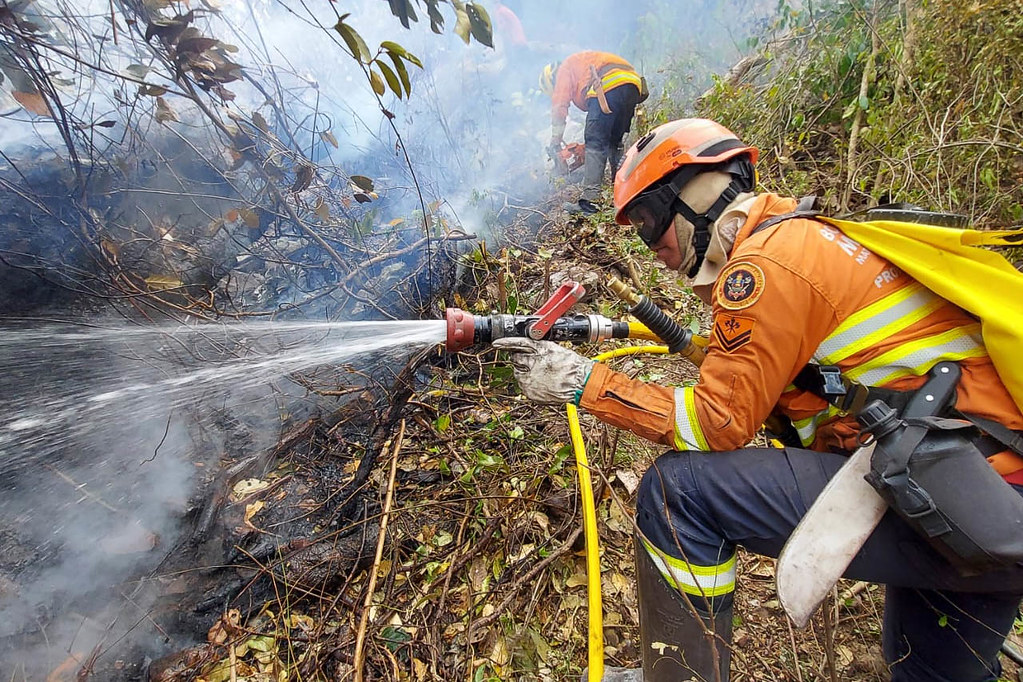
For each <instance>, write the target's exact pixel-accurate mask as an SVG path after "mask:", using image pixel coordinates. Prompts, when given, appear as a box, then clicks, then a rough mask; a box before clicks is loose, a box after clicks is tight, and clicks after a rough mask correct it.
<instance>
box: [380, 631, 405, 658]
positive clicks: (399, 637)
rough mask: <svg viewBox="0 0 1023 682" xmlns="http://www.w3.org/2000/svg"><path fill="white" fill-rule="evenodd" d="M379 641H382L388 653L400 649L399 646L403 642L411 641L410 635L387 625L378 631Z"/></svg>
mask: <svg viewBox="0 0 1023 682" xmlns="http://www.w3.org/2000/svg"><path fill="white" fill-rule="evenodd" d="M380 639H382V640H384V646H386V647H387V648H388V649H389V650H390V651H392V652H394V651H397V650H398V649H400V648H401V645H402V644H404V643H405V642H408V641H411V639H412V635H410V634H409V633H407V632H405V631H404V630H402V629H401V628H396V627H394V626H393V625H388V626H387V627H385V628H384V629H383V630H381V631H380Z"/></svg>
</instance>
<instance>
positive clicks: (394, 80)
mask: <svg viewBox="0 0 1023 682" xmlns="http://www.w3.org/2000/svg"><path fill="white" fill-rule="evenodd" d="M373 63H374V64H376V65H377V67H378V68H379V69H380V73H382V74H384V80H386V81H387V87H389V88H390V89H391V92H393V93H394V94H395V95H397V96H398V99H401V97H402V95H404V94H405V93H404V91H403V90H402V89H401V88H402V86H401V82H400V81H399V80H398V76H397V75H396V74H395V73H394V71H393V70H392V69H391V67H389V66H388V65H387V64H385V63H384V62H383V61H381V60H379V59H376V60H374V61H373Z"/></svg>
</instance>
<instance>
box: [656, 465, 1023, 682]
mask: <svg viewBox="0 0 1023 682" xmlns="http://www.w3.org/2000/svg"><path fill="white" fill-rule="evenodd" d="M845 459H846V458H845V457H844V456H841V455H836V454H831V453H821V452H813V451H810V450H800V449H795V448H787V449H785V450H778V449H755V448H750V449H745V450H736V451H732V452H713V453H704V452H669V453H666V454H664V455H662V456H661V457H659V458H658V459H657V461H656V462H655V463H654V465H653V466H652V467H650V469H649V470H648V471H647V472H646V474H645V475H644V477H643V482H642V484H641V486H640V489H639V493H638V499H637V503H636V507H637V522H638V525H639V528H640V530H641V531H642V532H643V533H644V535H645V536H646V537H647V539H648V540H649V541H650V542H652V543H653V544H654V545H656V546H657V547H658V548H660V549H661V550H662V551H664V552H666V553H667V554H669V555H671V556H674V557H676V558H680V559H681V558H683V557H680V556H679V549H678V548H679V546H681V548H682V550H683V552H684V553H685V555H686V556H685V560H686V561H688V562H690V563H692V564H695V565H698V566H713V565H717V564H719V563H721V562H722V557H724V558H727V557H729V556H731V554H732V553H733V552H734V550H735V547H736V545H741V546H743V547H745V548H746V549H748V550H751V551H753V552H756V553H758V554H762V555H766V556H771V557H777V556H778V554H779V552H780V551H781V548H782V546H783V545H784V544H785V541H786V539H788V537H789V535H790V534H791V533H792V530H793V529H794V528H795V527H796V525H797V524H798V523H799V520H800V519H801V518H802V517H803V515H804V514H805V513H806V510H807V509H808V508H809V507H810V505H811V504H812V503H813V501H814V499H816V497H817V495H818V494H819V493H820V492H821V490H823V488H824V486H825V484H826V483H827V482H828V480H829V479H830V478H831V476H833V475H834V473H835V472H836V471H838V469H839V467H841V465H842V463H843V462H844V461H845ZM1017 490H1019V489H1018V488H1017ZM1021 492H1023V491H1021ZM963 494H969V491H963ZM991 522H992V523H998V520H997V519H992V520H991ZM845 577H847V578H852V579H856V580H864V581H868V582H875V583H882V584H884V585H885V586H886V600H885V613H884V625H883V629H884V635H883V645H884V653H885V658H886V659H887V661H888V662H889V665H890V667H891V672H892V680H893V682H924V681H926V682H988V681H991V680H997V679H998V676H999V673H1000V672H1001V666H1000V664H999V662H998V651H999V649H1000V648H1001V644H1002V641H1003V640H1004V639H1005V636H1006V634H1007V633H1008V632H1009V629H1010V628H1011V627H1012V623H1013V620H1014V618H1015V617H1016V614H1017V608H1018V606H1019V602H1020V599H1021V597H1023V568H1018V569H1006V570H998V571H992V572H987V573H982V574H979V575H974V576H970V577H963V576H962V575H960V574H959V572H958V571H957V570H956V569H955V568H953V567H952V566H951V565H950V564H949V563H948V562H947V561H946V560H945V559H944V558H943V557H942V556H941V555H939V554H938V553H937V552H936V551H935V550H934V549H932V548H931V547H930V546H929V545H928V544H927V543H926V541H924V540H923V539H922V538H921V537H920V536H919V535H918V534H917V533H916V532H915V531H914V530H913V529H912V528H910V527H909V526H908V525H906V524H905V523H904V522H903V521H902V520H901V519H900V518H899V517H898V516H896V515H895V514H894V513H893V512H891V511H889V513H888V514H886V515H885V517H884V518H883V519H882V521H881V523H880V525H879V526H878V527H877V529H876V530H875V531H874V533H873V534H872V535H871V536H870V538H868V539H867V542H866V544H865V545H864V546H863V548H862V549H861V550H860V552H859V554H857V555H856V557H855V558H854V559H853V561H852V563H851V564H850V566H849V569H848V570H847V571H846V574H845Z"/></svg>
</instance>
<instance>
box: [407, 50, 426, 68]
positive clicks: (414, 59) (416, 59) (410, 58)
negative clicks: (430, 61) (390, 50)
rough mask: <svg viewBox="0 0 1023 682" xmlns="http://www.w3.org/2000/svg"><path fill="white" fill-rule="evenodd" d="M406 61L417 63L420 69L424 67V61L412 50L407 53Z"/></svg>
mask: <svg viewBox="0 0 1023 682" xmlns="http://www.w3.org/2000/svg"><path fill="white" fill-rule="evenodd" d="M405 61H407V62H409V63H412V64H415V65H416V66H418V67H419V68H420V69H421V68H423V61H422V60H421V59H420V58H419V57H417V56H415V55H414V54H412V53H411V52H407V53H405Z"/></svg>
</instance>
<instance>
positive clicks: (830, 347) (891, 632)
mask: <svg viewBox="0 0 1023 682" xmlns="http://www.w3.org/2000/svg"><path fill="white" fill-rule="evenodd" d="M756 160H757V150H756V149H755V148H753V147H750V146H748V145H746V144H744V143H743V142H741V141H740V140H739V139H738V138H737V137H736V136H735V135H734V134H733V133H731V132H730V131H729V130H727V129H726V128H724V127H723V126H721V125H719V124H717V123H714V122H712V121H708V120H704V119H684V120H679V121H673V122H670V123H667V124H664V125H662V126H660V127H658V128H656V129H655V130H653V131H652V132H650V133H649V134H647V135H645V136H644V137H642V138H641V139H640V140H639V141H638V142H637V143H636V144H635V145H634V146H633V147H632V148H631V149H630V150H629V152H628V154H627V155H626V157H625V159H624V161H623V164H622V167H621V169H620V170H619V171H618V175H617V177H616V178H615V193H614V200H615V209H616V211H617V215H616V219H617V221H618V222H619V223H622V224H629V223H631V224H632V225H633V226H635V229H636V230H637V231H638V235H639V237H640V238H641V239H642V241H643V242H644V243H645V244H646V245H647V246H648V247H649V248H650V249H652V250H653V251H654V252H655V253H656V255H657V258H658V259H659V260H661V261H662V262H664V263H665V264H667V265H668V266H669V267H670V268H673V269H675V270H677V271H679V272H680V273H683V274H685V275H687V276H689V277H691V278H692V287H693V290H694V291H695V292H696V293H697V294H698V295H699V296H700V298H701V299H703V301H704V302H705V303H707V304H708V305H710V306H711V307H712V330H711V334H710V341H709V345H708V348H707V353H706V359H705V361H704V362H703V364H702V365H701V367H700V376H699V379H698V381H697V382H696V383H695V385H692V386H683V387H678V388H668V387H663V386H658V385H655V384H651V383H644V382H641V381H638V380H634V379H630V378H629V377H628V376H626V375H624V374H622V373H619V372H616V371H613V370H611V369H610V368H609V367H607V366H606V365H604V364H600V363H594V362H592V361H590V360H589V359H587V358H585V357H582V356H581V355H579V354H577V353H575V352H574V351H572V350H570V349H568V348H565V347H563V346H559V345H557V344H555V343H550V342H545V341H532V340H529V339H502V340H500V341H498V342H495V344H494V345H495V347H499V348H504V349H506V350H508V351H510V352H511V353H512V355H511V358H512V362H513V364H514V367H515V375H516V377H517V379H518V382H519V385H520V388H521V390H522V392H523V393H524V394H525V395H526V397H528V398H530V399H532V400H534V401H537V402H543V403H552V404H554V403H564V402H569V401H572V402H575V403H576V404H577V405H579V406H581V407H582V408H585V409H586V410H587V411H589V412H590V413H591V414H593V415H595V416H596V417H598V418H599V419H601V420H602V421H604V422H606V423H609V424H612V425H614V426H617V427H619V428H624V429H628V430H630V431H632V432H634V433H636V434H638V435H640V436H642V437H645V438H648V439H650V440H652V441H656V442H658V443H661V444H664V445H667V446H669V447H670V448H672V450H671V451H670V452H667V453H665V454H664V455H662V456H660V457H659V458H658V459H657V460H656V461H655V463H654V464H653V465H652V466H651V467H650V468H649V470H648V471H647V472H646V474H645V475H644V477H643V481H642V484H641V485H640V488H639V491H638V497H637V502H636V507H637V510H636V514H637V526H638V529H639V533H638V535H637V538H636V575H637V587H638V596H639V616H640V635H641V642H642V645H643V652H642V659H643V660H642V671H640V670H628V671H626V670H621V669H608V670H607V671H606V675H605V680H622V681H623V680H643V681H645V682H661V681H664V680H688V679H690V678H693V679H699V680H715V679H721V680H727V679H728V672H729V645H730V636H731V628H732V602H733V592H734V590H735V581H736V547H737V546H739V545H741V546H743V547H745V548H746V549H747V550H749V551H752V552H755V553H758V554H762V555H766V556H771V557H777V556H778V553H779V552H780V550H781V548H782V546H783V545H784V543H785V541H786V539H787V538H788V536H789V535H790V534H791V533H792V531H793V529H794V528H795V526H796V524H798V523H799V521H800V519H801V518H802V516H803V515H804V514H805V513H806V511H807V509H808V508H809V506H810V505H811V504H812V503H813V501H814V499H815V498H816V497H817V496H818V494H819V493H820V492H821V491H822V490H823V488H824V486H825V485H826V484H827V483H828V481H829V479H830V478H831V477H832V476H833V475H834V474H835V472H836V471H837V470H838V469H839V468H840V466H841V465H842V463H843V461H845V459H846V458H847V455H848V454H849V453H850V452H851V451H853V450H854V449H855V448H856V447H857V446H858V442H857V438H858V431H859V429H858V427H857V425H856V422H855V419H854V418H853V417H852V416H851V415H846V414H844V413H842V412H840V411H838V410H836V408H835V407H833V406H832V405H831V404H829V402H827V401H826V400H825V398H824V397H822V395H821V393H820V391H818V390H815V389H812V388H806V387H805V386H806V385H807V384H805V383H803V382H801V385H804V388H796V387H795V385H794V382H795V381H797V377H798V376H799V375H800V374H801V372H803V371H804V370H805V369H807V368H811V367H817V368H818V369H820V367H821V366H822V365H825V364H826V365H831V366H835V367H838V368H840V370H841V372H842V375H843V376H844V377H847V378H851V379H853V380H855V383H853V384H851V385H854V386H861V387H867V388H865V390H868V391H873V392H875V393H877V392H878V391H883V389H892V390H891V391H889V392H888V393H887V394H886V395H888V396H889V397H890V398H891V399H892V400H895V399H897V398H898V397H899V396H911V395H913V390H914V389H916V388H917V387H919V386H920V385H921V384H922V383H923V382H924V381H925V380H926V376H925V375H927V373H928V372H929V370H931V368H932V367H934V365H935V364H937V363H938V362H939V361H953V362H955V363H957V364H958V367H959V368H960V369H961V378H960V379H959V383H958V385H957V387H956V390H955V393H956V402H955V405H954V408H955V410H957V412H955V413H954V416H957V417H960V418H963V417H964V416H965V417H967V418H969V419H970V420H974V419H976V420H987V422H985V423H987V424H989V425H991V426H990V430H989V431H988V432H985V431H982V430H980V429H978V428H977V427H975V426H973V425H972V424H971V423H970V422H968V421H960V422H952V421H951V420H948V419H946V420H944V421H943V422H942V423H943V424H945V425H946V427H948V428H950V429H951V430H947V431H939V430H934V431H930V430H928V431H927V432H926V435H925V436H924V438H923V441H922V442H921V443H920V445H919V446H918V447H917V448H915V449H914V450H913V456H914V457H916V456H917V453H923V455H925V456H928V457H930V458H931V459H932V460H934V461H938V460H941V458H943V457H955V458H959V459H956V460H955V461H957V462H958V461H962V462H964V463H965V464H963V466H964V467H966V469H964V472H965V473H963V474H962V475H958V474H957V475H955V476H951V477H948V476H946V477H944V478H943V479H942V480H939V481H937V482H936V483H933V484H931V483H929V484H928V485H929V486H931V489H929V490H925V491H924V492H925V493H929V494H930V495H931V496H932V497H933V500H934V503H935V506H936V507H937V510H938V511H942V507H943V505H945V506H946V509H945V510H944V511H942V513H945V511H948V509H947V507H948V506H950V505H949V502H948V501H949V499H951V498H958V500H960V501H962V500H964V499H965V500H968V501H969V502H968V504H966V505H965V506H966V507H968V508H969V511H967V512H966V516H967V517H968V518H963V519H953V520H954V521H955V523H954V524H953V525H954V526H956V525H958V524H959V523H960V521H961V523H962V525H964V526H965V527H967V528H970V527H973V528H976V527H978V525H979V526H982V527H983V528H986V529H991V528H994V529H996V530H995V533H994V535H997V536H1000V537H1002V536H1004V537H1006V541H1007V542H1010V543H1019V542H1021V541H1023V533H1020V532H1019V530H1018V529H1019V528H1021V527H1023V518H1021V515H1020V513H1019V508H1020V506H1021V504H1023V503H1021V500H1023V498H1021V493H1023V457H1021V456H1020V454H1018V452H1016V451H1014V450H1013V449H1012V448H1010V447H1007V446H1006V445H1005V442H1006V441H1007V440H1008V441H1011V438H1009V439H1004V438H1003V439H1002V440H999V439H998V438H996V437H994V436H992V435H991V434H992V433H996V432H999V431H1000V432H1001V433H1002V435H1004V433H1009V434H1013V431H1009V429H1011V430H1014V431H1015V434H1018V433H1019V431H1020V430H1021V429H1023V415H1021V413H1020V409H1019V408H1018V407H1017V405H1016V404H1015V403H1014V401H1013V399H1012V397H1011V395H1010V394H1009V392H1008V391H1007V390H1006V388H1005V386H1004V384H1003V382H1002V381H1001V379H1000V378H999V375H998V374H997V373H996V371H995V368H994V366H993V365H992V362H991V360H990V358H989V357H988V356H987V354H986V351H985V347H984V344H983V340H982V337H981V335H980V330H979V324H978V323H977V322H976V320H974V319H973V318H971V317H970V316H969V315H967V314H966V313H965V312H964V311H963V310H962V309H960V308H958V307H956V306H955V305H952V304H951V303H949V302H948V301H946V300H944V299H941V298H939V297H938V296H936V295H935V294H933V293H931V292H930V291H929V290H928V289H925V288H924V287H923V286H921V285H920V284H919V283H917V282H916V281H915V280H913V279H912V278H911V277H909V276H908V275H906V274H905V273H903V272H901V271H900V270H899V269H897V268H895V267H894V266H892V265H891V263H890V262H888V261H887V260H885V259H884V258H882V257H880V256H879V255H877V254H875V253H872V252H871V251H868V250H867V249H865V248H864V247H862V246H861V245H859V244H858V243H856V242H855V241H853V240H852V239H850V238H849V237H847V236H846V235H844V234H843V233H842V232H840V231H839V230H837V229H835V228H834V227H832V226H830V225H828V224H826V223H823V222H821V221H818V220H814V219H812V218H807V217H798V218H790V219H787V220H784V221H773V222H772V221H770V219H771V218H772V217H775V216H781V215H784V214H787V213H789V212H792V211H793V210H794V208H795V207H796V205H797V202H796V200H794V199H791V198H785V197H781V196H778V195H776V194H771V193H755V192H754V188H755V184H756V175H755V173H754V164H755V163H756ZM761 225H764V226H765V227H764V228H763V229H759V230H758V229H757V228H758V227H760V226H761ZM878 387H882V388H878ZM772 414H773V415H774V416H776V417H778V416H784V417H786V418H787V421H788V425H789V428H788V429H787V432H788V434H789V436H790V437H792V438H794V439H795V445H794V446H789V447H785V448H784V449H780V448H779V449H775V448H753V447H746V444H747V443H749V441H750V440H751V439H752V438H753V437H754V435H755V434H756V433H757V431H758V428H759V427H760V425H761V424H762V423H764V422H765V420H766V419H768V418H769V416H771V415H772ZM944 414H945V416H948V412H947V411H946V412H945V413H944ZM935 423H937V422H935ZM949 425H951V426H949ZM960 425H962V426H965V427H967V428H959V426H960ZM999 425H1001V426H999ZM953 427H955V428H953ZM1002 427H1008V429H1003V428H1002ZM1015 434H1013V435H1015ZM1017 438H1018V436H1017ZM1020 442H1021V441H1020V440H1017V441H1016V443H1015V447H1016V450H1018V449H1019V443H1020ZM984 458H987V461H985V459H984ZM914 461H918V460H914V459H911V460H910V462H911V465H912V463H913V462H914ZM949 461H952V460H949ZM976 462H979V464H976ZM971 463H972V464H971ZM914 466H915V465H914ZM970 466H972V467H974V469H969V467H970ZM978 467H979V469H978ZM967 469H969V471H967ZM992 470H994V471H995V472H997V474H998V475H996V476H992V475H991V473H992ZM978 471H979V472H980V473H983V474H986V475H987V476H988V477H989V478H990V479H993V482H991V481H988V480H987V479H984V482H983V483H981V482H979V481H980V479H981V478H983V476H979V475H977V472H978ZM913 473H914V470H913V469H910V474H913ZM967 496H968V497H967ZM996 498H997V499H998V500H999V501H1000V502H999V503H998V504H1002V503H1003V502H1004V504H1005V505H1007V506H1004V507H998V508H993V507H992V506H991V504H992V503H989V500H992V499H996ZM954 502H955V500H954V499H953V503H954ZM951 506H954V504H952V505H951ZM901 509H902V507H901V506H897V507H896V506H893V508H892V509H890V510H889V511H888V513H887V514H886V515H885V516H884V518H883V519H882V521H881V523H880V525H878V527H877V528H876V530H875V531H874V532H873V534H872V535H870V537H869V538H868V539H867V541H866V543H865V544H864V545H863V546H862V548H861V549H860V551H859V552H858V553H857V554H856V556H855V558H854V559H853V561H852V563H851V564H850V566H849V568H848V569H847V571H846V573H845V576H846V577H849V578H854V579H857V580H864V581H869V582H877V583H883V584H884V585H885V587H886V593H885V594H886V603H885V612H884V622H883V635H882V648H883V653H884V656H885V660H886V661H887V663H888V665H889V667H890V670H891V679H892V680H893V681H896V682H907V681H912V682H922V681H924V680H926V681H928V682H942V681H948V682H953V681H955V682H979V681H981V680H985V681H986V680H996V679H997V678H998V677H999V672H1000V664H999V661H998V652H999V650H1000V647H1001V645H1002V642H1003V640H1004V638H1005V636H1006V634H1007V633H1008V632H1009V630H1010V628H1011V627H1012V624H1013V620H1014V618H1015V617H1016V614H1017V607H1018V605H1019V601H1020V598H1021V595H1023V568H1020V564H1019V563H1018V559H1017V560H1015V561H1007V562H1004V563H1001V564H999V565H998V566H995V567H992V566H990V565H985V566H983V567H979V566H974V567H973V568H968V569H966V570H964V569H963V567H962V565H960V564H957V563H956V562H953V561H952V560H951V559H950V558H949V557H950V556H951V555H949V554H948V553H947V551H942V549H943V548H942V547H941V546H939V543H938V541H937V540H936V539H933V538H932V539H931V540H928V539H925V537H924V534H923V533H921V532H920V531H919V530H918V529H915V528H914V527H913V525H912V524H911V523H910V522H909V521H908V520H907V519H906V518H904V517H903V516H901V513H902V512H901ZM896 510H899V512H898V513H895V512H896ZM931 511H934V510H933V509H932V510H931ZM929 513H930V512H929ZM956 513H959V512H956ZM949 514H952V512H949ZM953 515H954V514H953ZM971 524H973V525H972V526H971ZM997 529H1004V530H1002V531H998V530H997ZM1013 529H1016V530H1013ZM834 532H836V533H837V532H840V529H835V531H834ZM946 549H947V548H946ZM1017 549H1018V548H1017ZM1009 553H1010V554H1012V552H1011V551H1010V552H1009ZM1017 553H1018V552H1017Z"/></svg>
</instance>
